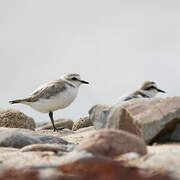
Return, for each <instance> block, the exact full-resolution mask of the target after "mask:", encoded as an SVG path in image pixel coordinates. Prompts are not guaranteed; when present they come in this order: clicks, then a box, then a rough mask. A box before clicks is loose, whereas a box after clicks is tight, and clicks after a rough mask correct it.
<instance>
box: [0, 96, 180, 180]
mask: <svg viewBox="0 0 180 180" xmlns="http://www.w3.org/2000/svg"><path fill="white" fill-rule="evenodd" d="M0 125H1V126H3V127H0V166H1V171H0V180H1V179H3V180H6V179H7V180H11V179H13V180H14V179H17V180H28V179H34V180H60V179H64V180H69V179H72V180H73V179H77V180H78V179H94V180H96V179H97V180H99V179H100V180H104V179H105V180H106V179H107V180H111V179H123V180H124V179H130V180H136V179H137V180H161V179H162V180H168V179H169V180H170V179H180V143H179V142H180V135H179V134H180V97H172V98H170V97H169V98H164V99H162V98H157V99H154V100H146V99H141V100H132V101H129V102H125V103H122V104H116V105H114V106H111V107H110V106H106V105H96V106H94V107H93V108H91V110H90V111H89V117H84V118H80V119H78V120H77V121H76V122H73V121H72V120H69V119H60V120H57V121H56V126H57V127H58V126H59V127H62V126H63V127H65V129H64V130H62V131H60V132H53V131H52V130H51V128H52V126H51V124H50V123H49V124H43V125H41V126H38V127H35V126H36V125H35V122H34V120H33V119H32V118H29V117H28V116H26V115H25V114H23V113H22V112H19V111H18V110H10V109H0Z"/></svg>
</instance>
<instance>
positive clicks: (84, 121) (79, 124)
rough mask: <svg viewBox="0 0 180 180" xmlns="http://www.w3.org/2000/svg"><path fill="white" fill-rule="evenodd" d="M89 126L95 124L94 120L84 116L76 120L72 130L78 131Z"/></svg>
mask: <svg viewBox="0 0 180 180" xmlns="http://www.w3.org/2000/svg"><path fill="white" fill-rule="evenodd" d="M89 126H93V123H92V121H91V120H90V119H89V117H83V118H80V119H78V120H77V121H75V122H74V124H73V127H72V130H73V131H76V130H78V129H80V128H84V127H89Z"/></svg>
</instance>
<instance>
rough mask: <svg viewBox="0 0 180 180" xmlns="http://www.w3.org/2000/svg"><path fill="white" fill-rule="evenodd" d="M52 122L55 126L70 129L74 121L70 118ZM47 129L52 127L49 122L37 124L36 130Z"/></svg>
mask: <svg viewBox="0 0 180 180" xmlns="http://www.w3.org/2000/svg"><path fill="white" fill-rule="evenodd" d="M54 124H55V126H56V128H60V127H64V128H67V129H72V127H73V124H74V122H73V121H72V120H71V119H58V120H55V121H54ZM47 129H53V126H52V123H51V122H49V123H47V124H45V125H42V126H39V127H38V128H37V129H36V130H47Z"/></svg>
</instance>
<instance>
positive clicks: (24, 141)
mask: <svg viewBox="0 0 180 180" xmlns="http://www.w3.org/2000/svg"><path fill="white" fill-rule="evenodd" d="M37 143H41V140H40V139H37V138H35V137H33V136H32V135H29V134H26V133H23V132H18V131H16V130H14V129H6V128H3V129H2V128H0V146H1V147H14V148H21V147H24V146H27V145H29V144H37Z"/></svg>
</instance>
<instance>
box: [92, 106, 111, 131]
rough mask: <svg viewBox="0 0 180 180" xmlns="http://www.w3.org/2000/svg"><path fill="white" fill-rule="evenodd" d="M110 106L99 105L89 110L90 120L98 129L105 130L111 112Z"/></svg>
mask: <svg viewBox="0 0 180 180" xmlns="http://www.w3.org/2000/svg"><path fill="white" fill-rule="evenodd" d="M111 108H112V107H110V106H107V105H101V104H97V105H95V106H93V107H92V108H91V109H90V110H89V119H90V121H92V123H93V125H94V126H95V128H96V129H101V128H105V127H106V124H107V119H108V116H109V113H110V111H111Z"/></svg>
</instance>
